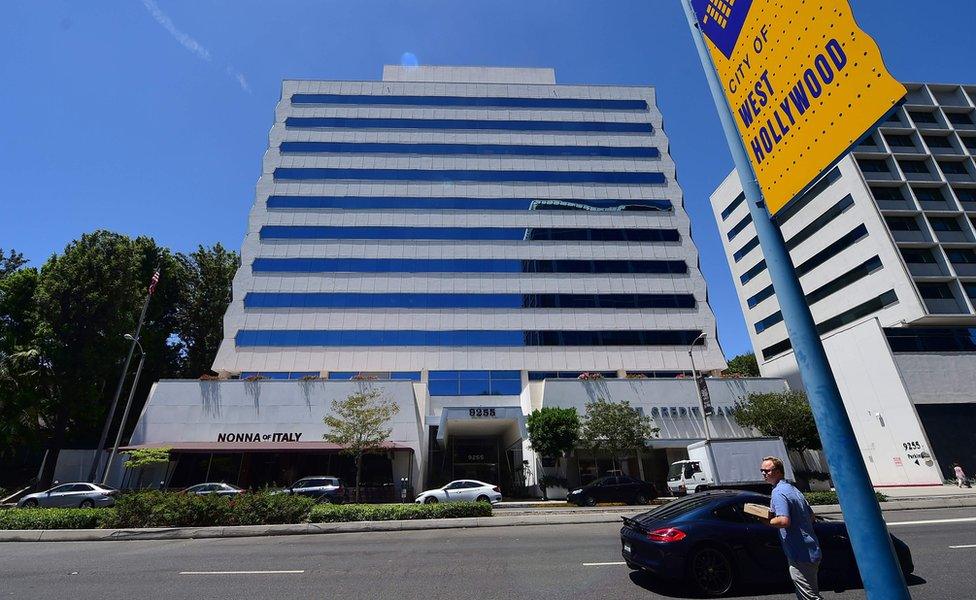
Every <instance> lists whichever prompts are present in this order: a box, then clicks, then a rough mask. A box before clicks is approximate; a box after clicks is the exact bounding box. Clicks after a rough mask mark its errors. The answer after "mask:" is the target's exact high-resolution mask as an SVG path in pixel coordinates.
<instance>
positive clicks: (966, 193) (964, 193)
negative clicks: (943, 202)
mask: <svg viewBox="0 0 976 600" xmlns="http://www.w3.org/2000/svg"><path fill="white" fill-rule="evenodd" d="M952 191H954V192H955V193H956V198H959V201H960V202H976V188H952Z"/></svg>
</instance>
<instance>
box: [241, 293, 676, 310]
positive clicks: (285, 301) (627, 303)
mask: <svg viewBox="0 0 976 600" xmlns="http://www.w3.org/2000/svg"><path fill="white" fill-rule="evenodd" d="M694 307H695V297H694V295H692V294H423V293H418V294H413V293H380V294H361V293H343V292H319V293H314V292H313V293H304V292H248V293H247V295H246V296H245V297H244V308H413V309H439V308H613V309H638V308H694Z"/></svg>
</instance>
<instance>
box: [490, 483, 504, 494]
mask: <svg viewBox="0 0 976 600" xmlns="http://www.w3.org/2000/svg"><path fill="white" fill-rule="evenodd" d="M491 489H492V490H493V491H496V492H498V493H499V494H501V493H502V491H501V490H500V489H498V486H497V485H496V486H494V487H492V488H491Z"/></svg>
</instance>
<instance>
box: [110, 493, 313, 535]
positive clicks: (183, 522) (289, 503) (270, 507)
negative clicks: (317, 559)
mask: <svg viewBox="0 0 976 600" xmlns="http://www.w3.org/2000/svg"><path fill="white" fill-rule="evenodd" d="M313 504H315V501H314V500H312V499H311V498H306V497H304V496H290V495H288V494H267V493H255V494H250V493H245V494H240V495H238V496H218V495H214V494H210V495H198V494H175V493H172V492H159V491H146V492H136V493H132V494H123V495H121V496H119V498H118V502H117V504H116V505H115V506H116V510H115V519H114V521H113V522H112V523H110V524H109V525H108V526H111V527H207V526H225V525H276V524H281V523H301V522H303V521H305V520H306V519H307V517H308V513H309V511H310V510H311V508H312V505H313Z"/></svg>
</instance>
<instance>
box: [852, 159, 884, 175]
mask: <svg viewBox="0 0 976 600" xmlns="http://www.w3.org/2000/svg"><path fill="white" fill-rule="evenodd" d="M857 165H858V166H859V167H860V168H861V171H863V172H864V173H889V172H890V171H889V170H888V163H887V162H886V161H885V160H884V159H876V158H859V159H857Z"/></svg>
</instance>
